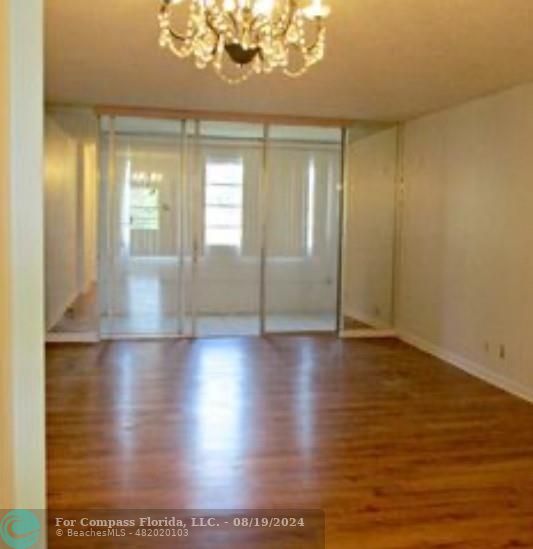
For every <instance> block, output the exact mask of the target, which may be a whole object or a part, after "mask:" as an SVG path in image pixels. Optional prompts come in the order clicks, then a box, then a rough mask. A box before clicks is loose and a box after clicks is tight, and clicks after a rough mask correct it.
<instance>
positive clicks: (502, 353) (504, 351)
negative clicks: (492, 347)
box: [499, 343, 507, 360]
mask: <svg viewBox="0 0 533 549" xmlns="http://www.w3.org/2000/svg"><path fill="white" fill-rule="evenodd" d="M499 355H500V358H501V359H502V360H505V358H506V356H507V349H506V348H505V345H504V344H503V343H502V344H500V352H499Z"/></svg>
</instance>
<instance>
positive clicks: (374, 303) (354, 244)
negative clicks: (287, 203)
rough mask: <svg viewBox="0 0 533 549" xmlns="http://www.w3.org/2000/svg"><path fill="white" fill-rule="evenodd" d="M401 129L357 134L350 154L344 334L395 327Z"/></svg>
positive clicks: (351, 145)
mask: <svg viewBox="0 0 533 549" xmlns="http://www.w3.org/2000/svg"><path fill="white" fill-rule="evenodd" d="M397 146H398V134H397V128H396V127H392V128H386V129H381V130H380V131H373V132H371V133H370V134H368V135H365V134H361V133H359V134H357V136H356V137H354V138H352V140H351V142H350V143H349V146H348V151H347V164H348V188H347V191H346V221H345V226H346V236H345V245H344V277H343V278H344V291H343V324H344V331H345V332H349V333H353V334H354V335H357V334H361V335H365V334H372V332H374V333H377V332H380V331H383V330H390V329H391V328H392V326H393V281H394V253H395V252H394V250H395V235H396V170H397Z"/></svg>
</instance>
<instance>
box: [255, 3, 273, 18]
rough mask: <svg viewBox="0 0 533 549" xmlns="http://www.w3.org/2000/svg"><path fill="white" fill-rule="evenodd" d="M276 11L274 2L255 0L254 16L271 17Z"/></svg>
mask: <svg viewBox="0 0 533 549" xmlns="http://www.w3.org/2000/svg"><path fill="white" fill-rule="evenodd" d="M273 9H274V0H255V2H254V7H253V12H254V15H270V14H271V13H272V10H273Z"/></svg>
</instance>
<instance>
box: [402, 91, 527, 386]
mask: <svg viewBox="0 0 533 549" xmlns="http://www.w3.org/2000/svg"><path fill="white" fill-rule="evenodd" d="M404 148H405V156H404V179H405V186H406V187H405V193H406V194H405V203H404V215H403V233H402V244H401V256H400V257H401V261H400V270H399V276H400V280H399V292H398V328H399V331H400V333H401V335H402V337H404V338H405V339H406V340H408V341H410V342H412V343H415V344H416V345H418V346H420V347H422V348H425V349H426V350H428V351H430V352H433V353H435V354H439V355H440V356H442V357H443V358H445V359H448V360H451V361H452V362H455V363H456V364H457V365H459V366H461V367H463V368H466V369H469V370H471V371H473V372H475V373H477V374H478V375H481V376H484V377H485V378H487V379H488V380H490V381H493V382H495V383H498V384H500V385H502V386H504V387H506V388H508V389H509V390H512V391H515V392H517V393H520V394H526V395H528V396H529V397H531V396H533V347H532V346H531V326H533V290H532V281H533V215H532V212H533V182H532V173H533V157H532V150H533V85H528V86H522V87H519V88H515V89H512V90H509V91H506V92H503V93H499V94H497V95H493V96H491V97H487V98H483V99H479V100H476V101H473V102H470V103H468V104H464V105H462V106H459V107H456V108H453V109H449V110H446V111H444V112H440V113H437V114H434V115H431V116H427V117H424V118H421V119H418V120H415V121H413V122H409V123H408V124H406V126H405V143H404Z"/></svg>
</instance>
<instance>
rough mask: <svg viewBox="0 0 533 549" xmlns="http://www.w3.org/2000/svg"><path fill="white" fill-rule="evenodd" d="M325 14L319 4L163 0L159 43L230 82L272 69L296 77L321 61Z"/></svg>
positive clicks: (316, 0)
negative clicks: (178, 23) (210, 67)
mask: <svg viewBox="0 0 533 549" xmlns="http://www.w3.org/2000/svg"><path fill="white" fill-rule="evenodd" d="M180 12H181V17H183V18H184V19H185V18H187V22H186V23H185V22H183V23H182V29H181V30H180V31H177V30H175V27H174V24H175V21H174V20H175V19H178V18H179V17H180ZM187 12H188V13H187ZM329 13H330V8H329V6H326V5H324V4H323V2H322V0H162V4H161V10H160V13H159V25H160V28H161V35H160V40H159V42H160V45H161V47H163V48H169V49H170V50H171V51H172V52H173V53H174V54H175V55H177V56H178V57H180V58H186V57H193V58H194V61H195V64H196V66H197V67H198V68H199V69H204V68H205V67H207V66H208V65H209V64H211V65H213V67H214V69H215V71H216V72H217V74H218V75H219V76H220V77H221V78H222V79H223V80H225V81H227V82H229V83H230V84H238V83H240V82H243V81H245V80H247V79H248V78H249V77H250V76H251V75H252V74H261V73H270V72H272V71H273V70H274V69H280V70H282V71H283V73H284V74H286V75H287V76H291V77H298V76H300V75H302V74H304V73H305V72H306V71H307V69H309V67H311V66H312V65H314V64H315V63H318V62H319V61H320V60H321V59H322V58H323V57H324V49H325V42H326V27H325V24H324V21H325V19H326V18H327V16H328V15H329Z"/></svg>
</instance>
